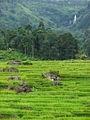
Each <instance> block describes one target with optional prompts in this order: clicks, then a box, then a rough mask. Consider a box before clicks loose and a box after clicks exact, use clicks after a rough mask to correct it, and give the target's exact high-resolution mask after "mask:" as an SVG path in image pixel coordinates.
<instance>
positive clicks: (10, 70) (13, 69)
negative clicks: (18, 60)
mask: <svg viewBox="0 0 90 120" xmlns="http://www.w3.org/2000/svg"><path fill="white" fill-rule="evenodd" d="M0 72H18V69H17V68H13V67H11V68H1V69H0Z"/></svg>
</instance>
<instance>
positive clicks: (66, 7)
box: [0, 0, 87, 28]
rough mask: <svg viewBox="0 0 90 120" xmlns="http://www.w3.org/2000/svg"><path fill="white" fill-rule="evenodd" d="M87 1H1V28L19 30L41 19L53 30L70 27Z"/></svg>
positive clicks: (36, 23)
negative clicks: (21, 26)
mask: <svg viewBox="0 0 90 120" xmlns="http://www.w3.org/2000/svg"><path fill="white" fill-rule="evenodd" d="M86 5H87V2H86V0H78V1H76V0H7V1H0V28H9V27H15V28H17V27H18V26H20V25H23V26H24V25H26V24H28V23H32V24H33V25H38V23H39V21H40V20H41V19H43V20H44V22H45V24H46V25H47V26H49V27H52V28H59V27H68V26H71V25H72V24H73V19H74V16H75V15H76V14H78V12H79V11H80V10H82V9H83V8H85V7H86Z"/></svg>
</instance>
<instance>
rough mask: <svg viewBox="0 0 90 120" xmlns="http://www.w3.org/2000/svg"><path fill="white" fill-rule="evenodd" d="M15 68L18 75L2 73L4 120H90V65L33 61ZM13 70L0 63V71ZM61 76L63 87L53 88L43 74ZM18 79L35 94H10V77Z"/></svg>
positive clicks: (0, 114)
mask: <svg viewBox="0 0 90 120" xmlns="http://www.w3.org/2000/svg"><path fill="white" fill-rule="evenodd" d="M32 63H33V65H28V66H26V65H21V66H14V67H16V68H18V69H19V72H18V73H13V72H12V73H9V72H0V119H1V120H90V61H33V62H32ZM3 67H11V66H9V65H7V63H6V62H0V68H3ZM50 70H56V71H59V72H60V75H61V77H62V83H63V85H61V86H52V85H51V82H50V81H49V80H48V79H43V78H42V76H41V75H42V73H43V72H47V71H50ZM12 75H14V76H15V75H16V76H17V75H18V76H20V77H21V80H20V81H23V80H25V81H27V83H28V84H29V85H33V86H36V88H32V91H33V92H30V93H27V94H26V93H19V94H17V93H16V92H15V91H13V90H8V84H10V83H9V82H13V81H8V77H9V76H12ZM20 81H19V82H20ZM13 84H16V83H13Z"/></svg>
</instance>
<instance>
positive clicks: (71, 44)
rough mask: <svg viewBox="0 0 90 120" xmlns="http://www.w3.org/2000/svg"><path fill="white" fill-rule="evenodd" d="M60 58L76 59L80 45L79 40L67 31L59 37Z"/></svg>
mask: <svg viewBox="0 0 90 120" xmlns="http://www.w3.org/2000/svg"><path fill="white" fill-rule="evenodd" d="M58 49H59V59H75V55H76V54H77V52H78V51H77V50H78V45H77V40H76V39H75V38H74V37H73V36H72V35H71V34H70V33H65V34H63V35H60V36H59V37H58Z"/></svg>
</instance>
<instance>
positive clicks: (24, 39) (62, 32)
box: [0, 0, 90, 59]
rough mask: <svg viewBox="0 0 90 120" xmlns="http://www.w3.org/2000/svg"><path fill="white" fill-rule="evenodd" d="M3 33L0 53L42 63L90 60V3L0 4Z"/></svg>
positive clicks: (13, 0)
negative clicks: (15, 53) (14, 52)
mask: <svg viewBox="0 0 90 120" xmlns="http://www.w3.org/2000/svg"><path fill="white" fill-rule="evenodd" d="M40 21H41V22H40ZM39 22H40V24H39ZM38 24H39V25H38ZM19 26H21V27H19ZM0 29H1V30H0V50H8V49H14V50H17V51H19V52H22V53H24V54H25V55H28V56H30V57H32V58H39V59H74V58H76V56H84V57H85V56H90V35H89V34H90V1H88V0H78V1H76V0H38V1H37V0H24V1H23V0H6V1H3V0H0Z"/></svg>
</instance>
